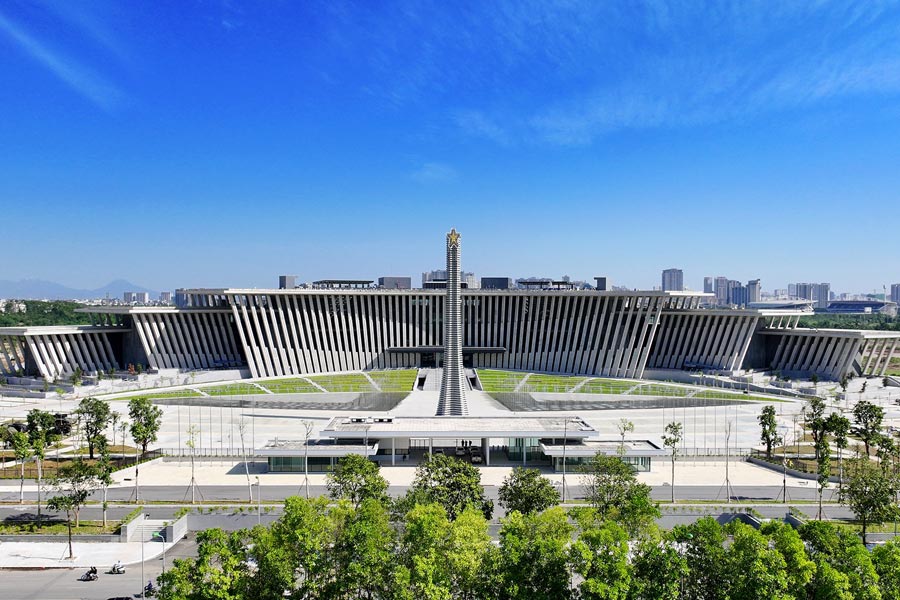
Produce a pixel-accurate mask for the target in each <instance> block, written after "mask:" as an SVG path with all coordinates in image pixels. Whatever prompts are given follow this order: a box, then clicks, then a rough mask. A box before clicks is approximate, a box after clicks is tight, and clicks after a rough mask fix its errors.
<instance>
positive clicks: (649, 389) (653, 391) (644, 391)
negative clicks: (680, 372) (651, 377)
mask: <svg viewBox="0 0 900 600" xmlns="http://www.w3.org/2000/svg"><path fill="white" fill-rule="evenodd" d="M694 390H695V388H690V387H680V386H677V385H666V384H664V383H645V384H642V385H641V386H639V387H638V388H637V389H635V390H634V391H632V392H631V394H633V395H635V396H667V397H677V398H682V397H684V396H687V395H688V394H690V393H691V392H693V391H694Z"/></svg>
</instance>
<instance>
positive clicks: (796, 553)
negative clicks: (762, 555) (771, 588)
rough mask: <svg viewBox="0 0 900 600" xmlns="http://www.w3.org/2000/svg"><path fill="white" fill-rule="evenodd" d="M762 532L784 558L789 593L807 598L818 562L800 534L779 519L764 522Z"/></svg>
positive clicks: (796, 596) (795, 596)
mask: <svg viewBox="0 0 900 600" xmlns="http://www.w3.org/2000/svg"><path fill="white" fill-rule="evenodd" d="M760 533H762V534H763V535H765V536H766V537H767V538H768V539H769V540H770V544H769V545H770V546H771V547H773V548H774V549H775V550H777V551H778V552H779V553H780V554H781V556H782V558H784V562H785V565H786V569H785V571H786V574H787V583H788V593H789V594H790V595H791V596H793V597H794V598H805V597H806V595H807V593H806V590H807V586H809V585H810V582H811V581H812V580H813V577H814V576H815V573H816V563H815V562H813V561H812V560H811V559H810V558H809V556H808V554H807V552H806V547H805V546H804V545H803V540H802V539H801V538H800V534H799V533H798V532H797V530H796V529H794V528H793V527H791V526H790V525H788V524H787V523H782V522H779V521H767V522H765V523H763V525H762V527H760ZM815 597H818V596H815Z"/></svg>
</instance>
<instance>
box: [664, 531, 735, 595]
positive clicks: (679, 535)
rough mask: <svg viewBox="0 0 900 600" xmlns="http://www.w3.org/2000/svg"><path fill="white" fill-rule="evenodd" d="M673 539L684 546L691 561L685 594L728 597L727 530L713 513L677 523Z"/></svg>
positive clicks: (687, 557) (688, 559)
mask: <svg viewBox="0 0 900 600" xmlns="http://www.w3.org/2000/svg"><path fill="white" fill-rule="evenodd" d="M672 539H673V540H675V542H677V543H678V544H679V545H680V546H681V547H682V548H683V549H684V556H685V558H686V560H687V564H688V574H687V576H686V577H685V578H684V593H683V595H682V596H683V597H684V598H691V599H695V600H724V599H725V598H727V597H728V589H727V587H725V583H726V582H727V580H728V579H727V567H726V561H725V547H724V545H725V533H724V532H723V531H722V527H721V526H720V525H719V524H718V523H716V521H714V520H713V519H712V518H711V517H703V518H701V519H698V520H697V521H695V522H694V523H692V524H690V525H677V526H675V527H674V528H673V529H672Z"/></svg>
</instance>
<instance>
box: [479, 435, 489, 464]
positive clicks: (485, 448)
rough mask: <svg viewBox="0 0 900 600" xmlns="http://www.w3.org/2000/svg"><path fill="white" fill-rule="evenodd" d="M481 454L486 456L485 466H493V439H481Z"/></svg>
mask: <svg viewBox="0 0 900 600" xmlns="http://www.w3.org/2000/svg"><path fill="white" fill-rule="evenodd" d="M481 453H482V454H484V464H485V465H487V466H491V439H490V438H481Z"/></svg>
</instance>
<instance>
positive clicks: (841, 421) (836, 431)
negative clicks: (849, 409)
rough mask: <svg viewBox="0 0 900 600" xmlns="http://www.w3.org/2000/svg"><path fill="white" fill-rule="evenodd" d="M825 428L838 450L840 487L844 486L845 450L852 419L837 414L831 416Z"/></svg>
mask: <svg viewBox="0 0 900 600" xmlns="http://www.w3.org/2000/svg"><path fill="white" fill-rule="evenodd" d="M825 428H826V429H827V430H828V431H829V432H831V435H832V436H834V445H835V446H837V449H838V486H839V487H843V485H844V450H846V449H847V441H848V439H847V436H848V435H850V419H848V418H847V417H845V416H844V415H841V414H838V413H836V412H834V413H831V415H829V417H828V420H827V422H826V423H825Z"/></svg>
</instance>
